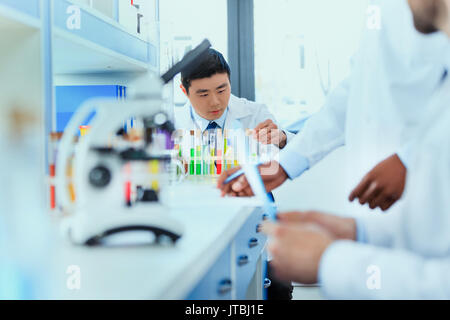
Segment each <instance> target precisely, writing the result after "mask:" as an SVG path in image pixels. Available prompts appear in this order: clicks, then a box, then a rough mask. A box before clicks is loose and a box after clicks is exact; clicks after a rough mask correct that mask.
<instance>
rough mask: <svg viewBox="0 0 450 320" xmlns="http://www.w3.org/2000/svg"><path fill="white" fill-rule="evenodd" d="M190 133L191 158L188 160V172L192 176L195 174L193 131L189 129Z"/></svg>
mask: <svg viewBox="0 0 450 320" xmlns="http://www.w3.org/2000/svg"><path fill="white" fill-rule="evenodd" d="M190 134H191V158H190V162H189V174H190V175H191V176H193V175H194V174H195V160H194V159H195V132H194V130H191V131H190Z"/></svg>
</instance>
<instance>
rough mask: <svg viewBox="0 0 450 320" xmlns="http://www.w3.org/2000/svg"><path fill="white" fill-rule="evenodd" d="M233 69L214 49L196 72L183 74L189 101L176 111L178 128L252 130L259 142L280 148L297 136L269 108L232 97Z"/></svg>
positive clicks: (184, 90) (183, 86) (202, 130)
mask: <svg viewBox="0 0 450 320" xmlns="http://www.w3.org/2000/svg"><path fill="white" fill-rule="evenodd" d="M230 74H231V71H230V67H229V65H228V63H227V62H226V61H225V59H224V57H223V55H222V54H221V53H220V52H218V51H216V50H214V49H210V50H209V51H208V53H207V55H206V56H205V58H204V60H203V62H202V63H201V64H200V65H199V66H198V67H197V68H195V69H194V70H189V71H187V72H186V71H185V72H182V74H181V78H182V85H181V89H182V90H183V92H184V93H185V94H186V96H187V97H188V99H189V101H188V102H187V103H186V104H185V105H184V107H182V108H179V109H176V110H175V128H176V129H184V130H200V131H201V132H202V133H204V132H205V131H208V130H211V129H217V128H219V129H222V130H225V129H234V130H236V129H243V130H246V129H251V130H254V133H253V136H254V138H255V139H257V140H258V141H260V142H261V143H265V144H275V145H277V146H278V147H279V148H280V149H282V148H284V147H285V146H286V143H287V142H288V141H289V140H290V139H291V138H293V137H294V136H295V135H294V134H293V133H290V132H288V131H283V130H280V129H279V128H278V126H277V124H276V121H275V117H274V116H273V115H272V114H271V113H270V112H269V110H268V109H267V106H265V105H263V104H258V103H255V102H251V101H248V100H246V99H242V98H238V97H236V96H234V95H232V94H231V83H230Z"/></svg>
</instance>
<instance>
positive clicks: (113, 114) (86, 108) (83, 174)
mask: <svg viewBox="0 0 450 320" xmlns="http://www.w3.org/2000/svg"><path fill="white" fill-rule="evenodd" d="M210 47H211V44H210V43H209V41H208V40H204V41H203V42H202V43H201V44H200V45H199V46H198V47H197V48H195V49H194V50H192V51H190V52H189V53H187V54H186V55H185V57H184V58H183V59H182V60H181V61H180V62H179V63H177V64H176V65H174V66H173V67H172V68H171V69H170V70H169V71H168V72H167V73H165V74H164V75H163V76H162V77H159V76H157V75H150V76H149V77H147V78H146V79H143V80H141V81H139V82H138V83H136V84H135V85H134V86H133V88H132V89H133V90H130V94H129V99H127V100H126V101H117V100H112V99H93V100H89V101H87V102H85V103H84V104H83V105H82V106H81V107H80V108H79V109H78V111H77V112H76V113H75V114H74V115H73V117H72V118H71V120H70V122H69V124H68V125H67V127H66V130H65V131H64V134H63V137H62V139H61V142H60V145H59V150H58V157H57V163H56V165H57V166H56V192H57V195H58V202H59V203H58V205H59V207H60V208H61V209H62V210H63V211H64V213H66V214H68V215H69V216H70V217H69V218H68V219H69V220H68V221H69V223H68V224H67V228H66V231H67V233H68V235H69V237H70V239H71V240H72V242H73V243H75V244H79V245H88V246H95V245H101V244H103V242H104V241H105V240H106V239H107V238H109V236H112V235H117V234H123V233H125V232H132V231H140V232H142V231H144V232H147V231H148V232H150V233H151V234H152V235H153V236H154V239H155V242H156V243H161V242H164V241H166V242H167V240H169V242H171V243H176V241H177V240H178V239H180V237H181V236H182V234H183V225H181V224H180V223H179V222H178V221H177V220H176V219H174V218H173V217H171V216H170V210H169V209H168V208H167V207H166V206H165V205H164V204H163V203H162V202H161V199H160V192H161V191H162V190H161V189H163V188H164V187H166V186H167V184H168V183H166V182H167V181H168V174H167V172H165V170H151V169H149V170H147V175H148V176H147V178H146V179H145V180H146V181H147V182H148V181H150V180H151V181H153V182H152V183H148V184H147V185H145V183H143V184H142V185H139V184H140V183H138V182H136V181H133V180H142V176H143V174H142V175H141V174H139V172H138V173H137V174H136V173H135V174H133V173H132V172H131V170H130V167H131V166H134V165H137V166H138V167H139V164H142V165H141V167H143V168H145V167H146V166H147V168H149V167H152V166H153V167H155V166H156V167H159V168H163V169H164V168H166V169H167V168H168V167H169V165H170V163H171V161H172V154H173V153H172V150H170V149H171V148H170V146H169V145H170V143H169V144H166V145H165V146H162V144H161V143H158V142H160V141H161V137H162V138H163V140H164V137H165V138H166V142H167V141H170V139H171V135H172V133H173V132H174V126H173V123H172V122H171V119H170V118H169V116H168V114H167V113H166V112H165V111H164V108H163V106H164V103H165V101H164V99H163V97H162V92H163V86H164V85H165V84H167V83H169V82H170V81H171V80H172V79H173V78H174V77H175V76H176V75H177V74H178V73H179V72H182V71H183V70H188V69H189V68H195V67H196V66H197V65H198V63H199V62H200V61H201V58H202V56H203V55H204V54H205V53H206V52H207V50H208V49H209V48H210ZM92 114H95V115H94V117H93V118H92V120H91V122H90V127H91V129H90V131H89V133H88V134H87V135H85V136H83V137H80V139H79V141H78V143H77V145H75V144H74V137H76V135H77V133H78V128H79V126H80V125H81V124H83V123H84V121H85V120H86V119H88V118H89V117H91V116H92ZM127 119H134V121H135V123H139V124H140V131H141V132H142V136H141V139H140V141H139V142H137V143H135V142H126V141H125V139H121V141H122V142H121V143H113V142H112V141H111V137H117V136H119V137H120V136H121V137H123V136H124V135H126V133H125V132H124V130H123V124H124V121H127ZM124 141H125V142H124ZM144 171H145V170H144ZM166 171H167V170H166ZM68 172H72V173H71V174H68ZM70 177H71V179H70ZM135 186H136V188H134V187H135ZM133 188H134V190H135V191H136V192H132V191H133V190H132V189H133ZM72 193H74V194H75V195H76V200H75V201H73V199H71V194H72ZM132 194H133V195H134V197H133V198H132ZM149 239H150V237H149Z"/></svg>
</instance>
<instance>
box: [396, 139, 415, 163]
mask: <svg viewBox="0 0 450 320" xmlns="http://www.w3.org/2000/svg"><path fill="white" fill-rule="evenodd" d="M414 145H415V141H414V140H411V141H409V142H408V143H406V144H404V145H403V146H402V147H401V148H400V149H399V150H398V151H397V156H398V157H399V158H400V160H401V161H402V163H403V165H404V166H405V167H406V169H408V168H409V167H410V165H411V159H412V158H413V151H414Z"/></svg>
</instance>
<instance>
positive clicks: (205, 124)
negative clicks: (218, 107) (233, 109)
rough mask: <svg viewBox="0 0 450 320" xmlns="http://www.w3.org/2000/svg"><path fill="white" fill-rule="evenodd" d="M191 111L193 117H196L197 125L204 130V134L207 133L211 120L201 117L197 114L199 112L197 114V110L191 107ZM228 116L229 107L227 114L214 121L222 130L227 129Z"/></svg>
mask: <svg viewBox="0 0 450 320" xmlns="http://www.w3.org/2000/svg"><path fill="white" fill-rule="evenodd" d="M191 111H192V115H193V117H194V120H195V121H196V122H197V124H198V125H199V126H200V129H201V130H202V132H205V131H206V128H208V125H209V123H210V122H212V121H210V120H206V119H205V118H203V117H201V116H199V115H198V114H197V112H195V109H194V108H193V107H192V106H191ZM227 114H228V107H227V109H226V110H225V112H224V113H223V115H222V116H221V117H220V118H219V119H217V120H213V121H214V122H215V123H217V124H218V125H219V126H220V127H221V128H222V129H223V128H224V127H225V121H226V119H227Z"/></svg>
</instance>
